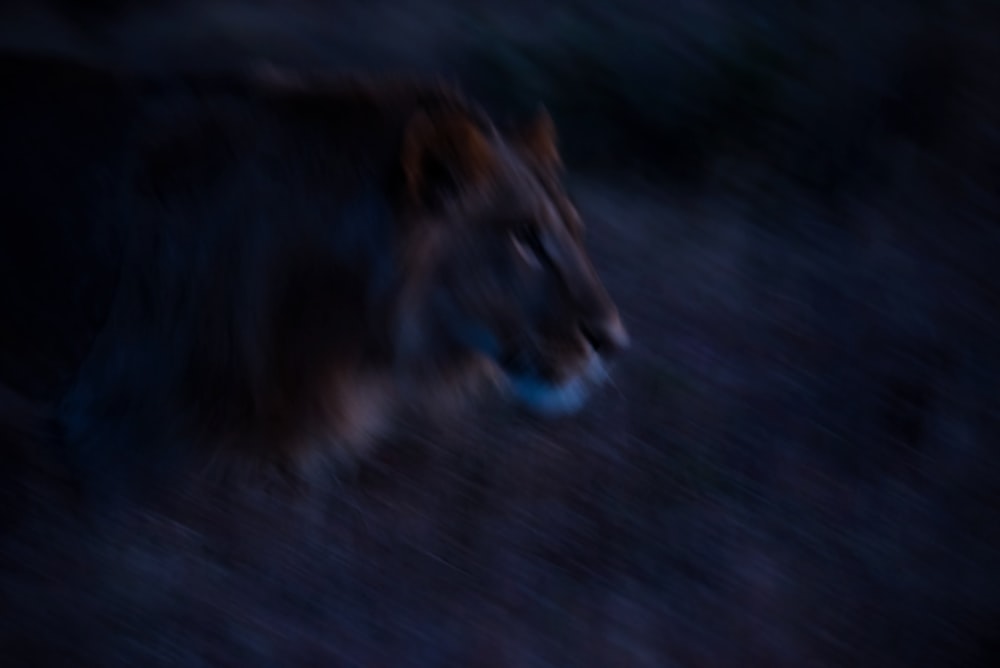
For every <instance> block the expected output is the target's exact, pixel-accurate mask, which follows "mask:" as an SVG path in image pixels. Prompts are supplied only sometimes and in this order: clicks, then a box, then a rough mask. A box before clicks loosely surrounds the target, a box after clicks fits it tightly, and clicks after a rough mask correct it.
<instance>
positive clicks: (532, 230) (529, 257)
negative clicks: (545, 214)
mask: <svg viewBox="0 0 1000 668" xmlns="http://www.w3.org/2000/svg"><path fill="white" fill-rule="evenodd" d="M510 236H511V242H512V243H513V244H514V249H515V250H516V251H517V253H518V255H520V256H521V258H522V259H523V260H524V261H525V262H527V263H528V264H529V265H531V266H532V267H534V268H536V269H540V268H541V267H542V263H543V262H544V259H545V251H544V249H543V248H542V240H541V238H540V237H539V236H538V228H537V227H536V226H535V225H532V224H530V223H525V224H523V225H519V226H517V227H515V228H514V229H513V230H511V234H510Z"/></svg>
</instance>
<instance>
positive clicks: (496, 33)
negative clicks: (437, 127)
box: [456, 0, 1000, 191]
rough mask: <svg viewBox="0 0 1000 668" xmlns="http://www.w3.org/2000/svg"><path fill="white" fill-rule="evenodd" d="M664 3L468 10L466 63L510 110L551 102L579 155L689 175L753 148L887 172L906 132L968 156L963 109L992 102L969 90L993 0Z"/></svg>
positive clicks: (863, 175)
mask: <svg viewBox="0 0 1000 668" xmlns="http://www.w3.org/2000/svg"><path fill="white" fill-rule="evenodd" d="M662 4H663V6H660V7H656V8H650V7H646V6H643V5H642V4H639V3H623V4H621V5H616V6H615V7H614V8H613V9H610V8H609V9H605V8H603V7H602V5H600V4H599V3H593V2H574V3H561V4H560V5H559V7H558V9H553V10H551V11H548V12H546V13H545V14H544V15H543V18H540V19H539V20H538V21H533V22H531V23H526V22H520V23H519V22H514V21H504V20H502V17H501V16H500V15H498V14H496V13H492V14H491V13H487V12H485V11H481V12H479V13H478V14H472V15H471V16H469V17H468V24H467V27H468V34H467V40H468V44H467V48H466V49H465V50H464V51H463V52H462V53H460V55H459V56H457V57H456V60H457V61H458V62H459V63H460V66H459V69H460V71H461V74H462V79H463V81H464V82H466V83H467V85H468V86H469V87H471V88H473V89H474V90H475V91H476V92H477V93H478V94H479V95H480V96H483V97H485V98H487V99H490V100H491V101H493V102H494V103H495V104H498V105H501V106H504V107H506V108H507V109H509V110H511V113H514V114H526V113H529V112H530V110H531V108H532V107H533V106H536V105H537V104H538V103H539V102H541V103H544V104H545V105H546V106H547V107H548V108H549V109H550V110H551V111H552V113H553V115H554V116H555V117H556V119H557V121H558V123H559V126H560V127H561V128H562V129H563V133H564V135H565V136H566V137H567V141H566V142H565V143H566V151H567V154H568V155H569V158H570V159H571V160H572V161H574V162H576V163H577V164H579V165H581V166H598V165H608V164H614V165H616V166H618V167H625V166H640V167H644V168H650V167H652V168H654V169H658V170H667V171H668V172H669V173H671V174H673V175H675V176H679V177H693V178H696V177H699V176H702V175H703V174H704V172H705V171H706V170H707V169H710V168H711V163H712V161H713V160H715V159H716V158H718V157H720V156H744V157H750V156H752V157H754V158H755V159H756V160H755V162H757V163H758V164H760V160H759V159H763V160H764V161H765V162H766V165H767V167H768V168H769V169H771V168H773V169H774V170H776V171H777V172H779V173H780V174H782V175H784V176H786V177H788V178H789V179H792V180H793V181H795V182H797V183H798V184H800V185H806V186H812V187H815V188H817V189H819V190H824V191H830V190H837V189H838V188H840V187H842V186H851V185H857V184H858V183H861V182H870V181H872V180H873V179H875V180H877V179H880V178H886V177H888V176H889V174H890V173H891V164H890V162H891V157H892V156H894V155H895V153H894V152H893V151H891V150H890V149H892V148H894V147H896V146H898V145H902V144H905V145H907V146H914V147H916V148H917V149H918V150H919V151H920V152H922V153H932V154H938V155H940V154H945V155H946V157H947V158H948V159H960V158H962V157H967V156H959V155H956V154H955V151H956V150H958V149H959V148H960V147H959V144H961V141H962V137H961V136H959V135H961V133H962V132H963V128H962V127H961V125H962V124H963V123H973V124H979V123H981V122H982V120H983V119H982V118H981V115H982V111H983V110H984V109H985V106H986V105H987V104H988V103H989V102H993V103H997V102H1000V99H998V98H993V99H992V100H989V101H981V102H982V104H981V106H980V107H978V108H977V107H976V101H975V99H974V98H975V96H976V95H977V94H978V95H984V94H987V95H988V94H989V92H990V91H989V90H988V85H986V84H985V80H986V78H987V77H988V76H992V75H988V72H992V71H995V69H994V68H993V67H992V66H990V65H989V63H991V62H992V63H996V64H1000V60H998V59H997V49H996V45H995V44H993V42H994V41H995V40H994V39H993V37H992V36H995V35H997V34H1000V32H998V31H997V28H998V27H1000V22H998V21H997V15H998V11H997V8H998V7H1000V3H995V2H992V1H990V0H980V1H977V2H958V3H953V2H944V1H943V0H923V1H922V2H901V1H894V0H890V1H889V2H887V3H879V4H878V6H873V4H872V3H861V2H850V1H848V2H831V1H826V0H815V1H812V2H810V1H806V0H800V1H794V2H793V1H788V0H763V1H758V2H754V3H746V4H745V5H744V4H742V3H740V4H737V3H729V4H731V5H732V6H725V4H726V3H719V5H720V6H717V7H714V8H711V7H708V8H707V9H706V7H705V6H704V5H698V6H697V7H695V8H692V7H689V6H687V3H662ZM713 9H714V12H713V11H712V10H713ZM977 70H978V72H979V73H980V74H981V76H980V80H977V79H976V78H975V77H976V75H977ZM993 92H994V93H995V91H993ZM962 105H965V106H964V107H963V106H962ZM991 113H993V112H991ZM987 120H989V121H990V122H991V123H995V122H996V120H997V118H996V116H995V113H994V115H993V116H991V117H990V118H988V119H987ZM993 127H994V128H995V127H996V126H995V125H994V126H993ZM967 129H968V128H966V130H967ZM907 156H908V157H907V159H910V158H912V155H911V154H907Z"/></svg>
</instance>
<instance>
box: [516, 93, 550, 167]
mask: <svg viewBox="0 0 1000 668" xmlns="http://www.w3.org/2000/svg"><path fill="white" fill-rule="evenodd" d="M513 134H514V136H513V141H514V143H515V144H516V145H517V146H518V147H519V148H521V150H523V151H524V152H525V153H527V154H528V155H530V156H531V157H532V158H534V159H535V160H537V161H539V162H540V163H541V164H543V165H545V166H546V167H560V166H562V158H560V157H559V140H558V138H557V136H556V126H555V123H553V122H552V117H551V116H550V115H549V112H548V111H547V110H546V109H545V108H544V107H542V108H541V109H539V110H538V112H536V113H535V116H534V118H532V119H531V120H530V121H528V122H527V123H525V124H524V125H523V126H521V127H520V128H518V129H516V130H515V131H514V133H513Z"/></svg>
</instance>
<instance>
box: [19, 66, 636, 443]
mask: <svg viewBox="0 0 1000 668" xmlns="http://www.w3.org/2000/svg"><path fill="white" fill-rule="evenodd" d="M0 70H2V73H3V75H4V81H5V94H6V96H7V99H8V100H9V101H10V102H11V103H8V104H6V105H5V108H4V111H3V121H4V122H3V130H2V136H0V139H2V141H3V142H4V143H3V145H4V147H5V153H4V158H3V159H4V161H5V164H4V167H5V173H7V174H9V175H10V176H9V177H8V178H7V179H5V180H4V181H3V186H2V187H3V193H2V195H3V201H4V204H3V206H4V207H5V213H4V219H5V222H4V224H3V231H2V232H0V266H2V267H3V268H4V269H3V271H4V272H6V273H5V275H4V280H3V284H4V286H5V287H3V288H0V309H2V313H3V314H4V315H5V316H7V318H6V322H7V323H9V324H6V325H5V326H4V328H3V330H2V332H0V337H2V338H0V380H2V381H3V382H5V383H7V384H8V385H10V386H11V387H14V388H15V389H16V390H17V391H18V392H20V393H22V394H23V395H24V396H27V397H31V398H33V399H37V400H41V401H47V402H50V403H51V404H52V405H54V406H56V407H57V410H58V418H59V419H58V422H59V424H60V425H61V429H62V432H63V434H64V437H65V438H66V439H67V440H69V441H70V442H71V443H73V444H74V447H75V448H77V450H78V451H79V452H81V453H83V455H82V456H83V457H89V456H91V455H93V454H95V453H98V452H103V451H105V450H109V449H110V450H114V449H115V448H117V449H118V450H120V451H126V452H130V453H133V455H135V456H139V457H142V456H145V453H147V452H152V451H155V450H156V449H157V448H158V447H173V446H176V445H177V444H190V445H192V446H193V447H194V449H195V450H205V449H209V450H213V451H218V450H222V451H232V452H238V453H241V454H249V455H252V456H254V457H257V458H259V459H263V460H272V459H274V460H278V459H287V458H289V457H291V458H292V459H294V458H295V457H299V456H305V455H306V454H307V453H310V452H313V451H314V450H316V449H321V450H322V449H326V450H328V451H330V452H332V453H333V454H334V457H335V458H339V457H347V458H350V457H355V456H357V455H358V454H359V453H361V452H363V451H364V448H365V446H366V445H367V444H368V443H370V442H371V441H372V440H373V438H374V436H375V435H376V434H377V433H378V431H379V429H380V427H381V426H382V425H383V424H384V421H385V419H386V416H387V415H391V414H392V413H393V411H394V408H395V407H396V406H398V405H399V404H413V403H415V402H423V403H424V404H428V403H430V404H441V403H443V402H444V397H448V398H449V400H450V399H454V398H457V397H459V396H464V395H466V394H468V393H469V391H470V390H471V389H472V388H475V387H478V386H480V385H481V384H482V383H481V381H484V380H487V379H489V378H496V377H503V376H505V375H511V374H513V375H514V376H517V377H521V376H526V377H530V378H531V379H533V380H532V382H535V383H536V384H538V383H540V384H541V386H542V387H548V384H551V385H552V387H558V386H559V383H561V382H563V380H564V379H567V378H569V379H571V380H572V379H576V378H578V377H581V376H580V374H581V373H582V370H583V369H584V368H587V365H588V364H590V365H591V366H592V365H593V362H594V359H595V355H596V354H598V353H601V354H603V353H604V352H607V351H608V350H609V349H610V348H615V347H620V346H621V345H622V344H623V342H624V329H623V328H622V327H621V324H620V321H619V320H618V316H617V312H616V311H615V307H614V305H613V303H612V302H611V299H610V298H609V297H608V295H607V294H606V293H605V291H604V289H603V287H602V286H601V284H600V281H599V280H598V278H597V276H596V274H595V272H594V271H593V268H592V267H591V265H590V262H589V260H588V259H587V256H586V253H585V251H584V249H583V244H582V233H581V230H582V228H581V224H580V221H579V217H578V216H577V214H576V212H575V210H574V209H573V207H572V205H571V203H570V202H569V199H568V198H567V197H566V196H565V194H564V193H563V191H562V188H561V185H560V178H561V177H560V161H559V159H558V152H557V150H556V148H555V138H554V129H553V127H552V125H551V121H550V120H549V119H548V117H547V116H542V117H540V118H539V120H538V121H537V122H536V123H534V124H531V125H528V126H526V127H525V128H521V129H519V130H518V131H512V132H509V133H507V134H504V133H501V132H499V131H498V130H497V129H496V128H495V127H494V126H493V125H492V123H491V122H490V120H489V119H488V118H487V116H486V115H485V114H484V113H483V112H482V111H481V110H479V109H478V108H476V107H475V106H473V105H472V104H470V103H469V102H467V101H466V100H465V99H464V98H463V97H462V96H461V95H460V94H459V93H458V92H456V91H455V90H453V89H451V88H449V87H448V86H445V85H443V84H441V83H437V82H434V83H421V82H407V81H388V82H386V81H382V82H379V81H374V80H364V79H360V78H354V79H347V78H336V77H326V78H321V77H317V76H314V75H309V76H301V75H282V74H281V73H278V72H277V71H274V70H272V71H266V72H263V73H261V72H257V73H255V74H251V75H249V76H230V77H214V78H209V77H177V76H172V77H164V78H159V79H156V78H140V77H137V76H132V75H129V74H128V73H126V72H112V71H105V70H99V69H96V68H91V67H86V66H83V65H78V64H73V63H68V62H62V61H58V60H54V59H51V60H50V59H45V58H39V57H28V56H19V55H16V54H12V53H8V54H4V55H3V56H0ZM525 225H531V226H535V227H537V230H538V232H537V234H538V244H537V248H536V249H535V250H534V251H532V252H536V253H542V254H545V256H546V261H545V262H544V263H542V262H535V263H534V264H533V265H532V264H531V263H527V264H526V263H525V262H524V261H523V260H524V258H525V257H526V256H525V255H524V248H525V246H524V245H523V243H522V242H518V243H519V244H520V245H517V244H512V243H511V239H512V238H513V237H512V235H516V234H521V232H519V230H521V229H523V228H524V226H525ZM530 234H535V233H534V232H531V233H530ZM532 239H534V237H532ZM517 249H520V256H519V255H518V253H517V252H515V250H517ZM519 257H520V259H519ZM536 259H537V258H536ZM529 265H531V266H529ZM543 265H544V266H543ZM595 337H596V338H595ZM596 342H600V343H603V344H607V343H609V342H610V344H611V345H610V346H609V347H608V346H606V347H605V349H604V350H599V349H598V348H600V347H601V346H599V345H598V343H596ZM574 382H575V381H574Z"/></svg>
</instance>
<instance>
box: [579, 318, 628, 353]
mask: <svg viewBox="0 0 1000 668" xmlns="http://www.w3.org/2000/svg"><path fill="white" fill-rule="evenodd" d="M580 331H582V332H583V336H584V337H585V338H586V339H587V341H588V342H589V343H590V345H591V346H593V348H594V350H595V351H596V352H597V353H599V354H600V355H602V356H604V357H609V356H611V355H614V354H615V353H620V352H622V351H624V350H626V349H627V348H628V346H629V335H628V331H627V330H626V329H625V325H624V324H623V323H622V320H621V317H620V316H619V315H618V314H617V313H614V314H612V315H611V316H608V317H605V318H602V319H600V320H592V321H587V322H581V323H580Z"/></svg>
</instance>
